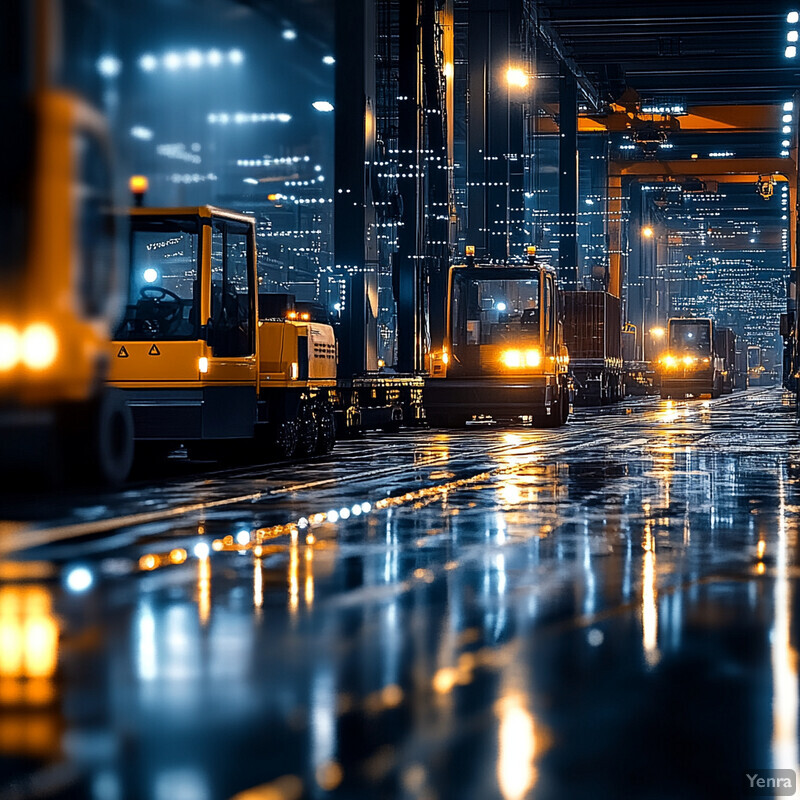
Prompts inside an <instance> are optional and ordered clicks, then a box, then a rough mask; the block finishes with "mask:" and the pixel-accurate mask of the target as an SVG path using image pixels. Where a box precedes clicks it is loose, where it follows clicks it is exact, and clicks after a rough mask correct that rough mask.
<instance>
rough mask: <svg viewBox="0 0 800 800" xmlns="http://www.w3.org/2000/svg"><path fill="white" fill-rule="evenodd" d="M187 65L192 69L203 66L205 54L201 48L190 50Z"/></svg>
mask: <svg viewBox="0 0 800 800" xmlns="http://www.w3.org/2000/svg"><path fill="white" fill-rule="evenodd" d="M186 65H187V66H188V67H191V68H192V69H199V68H200V67H202V66H203V54H202V53H201V52H200V51H199V50H190V51H189V52H188V53H187V54H186Z"/></svg>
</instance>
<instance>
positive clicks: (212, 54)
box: [206, 50, 222, 67]
mask: <svg viewBox="0 0 800 800" xmlns="http://www.w3.org/2000/svg"><path fill="white" fill-rule="evenodd" d="M206 61H208V65H209V66H211V67H218V66H219V65H220V64H221V63H222V53H220V51H219V50H209V51H208V53H207V54H206Z"/></svg>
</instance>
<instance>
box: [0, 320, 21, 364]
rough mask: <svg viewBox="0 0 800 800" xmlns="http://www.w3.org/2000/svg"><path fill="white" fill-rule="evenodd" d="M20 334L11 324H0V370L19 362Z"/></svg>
mask: <svg viewBox="0 0 800 800" xmlns="http://www.w3.org/2000/svg"><path fill="white" fill-rule="evenodd" d="M19 351H20V336H19V333H17V329H16V328H14V327H13V325H8V324H5V325H0V370H2V371H4V370H9V369H12V368H13V367H15V366H16V365H17V364H18V363H19V358H20V352H19Z"/></svg>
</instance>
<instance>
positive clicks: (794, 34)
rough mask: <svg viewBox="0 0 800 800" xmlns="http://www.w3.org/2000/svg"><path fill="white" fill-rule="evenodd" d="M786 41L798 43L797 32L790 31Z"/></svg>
mask: <svg viewBox="0 0 800 800" xmlns="http://www.w3.org/2000/svg"><path fill="white" fill-rule="evenodd" d="M786 41H787V42H796V41H797V31H789V32H788V33H787V34H786Z"/></svg>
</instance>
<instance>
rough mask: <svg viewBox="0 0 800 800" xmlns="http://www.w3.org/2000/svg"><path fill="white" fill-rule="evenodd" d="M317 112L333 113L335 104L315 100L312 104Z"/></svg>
mask: <svg viewBox="0 0 800 800" xmlns="http://www.w3.org/2000/svg"><path fill="white" fill-rule="evenodd" d="M311 105H312V106H314V108H315V109H316V110H317V111H321V112H323V113H325V114H327V113H328V112H330V111H333V103H329V102H328V101H327V100H315V101H314V102H313V103H312V104H311Z"/></svg>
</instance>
